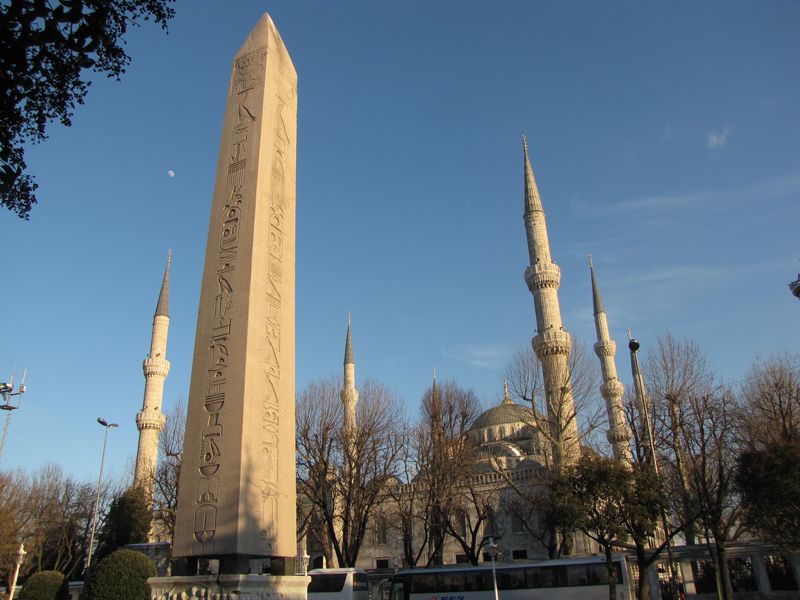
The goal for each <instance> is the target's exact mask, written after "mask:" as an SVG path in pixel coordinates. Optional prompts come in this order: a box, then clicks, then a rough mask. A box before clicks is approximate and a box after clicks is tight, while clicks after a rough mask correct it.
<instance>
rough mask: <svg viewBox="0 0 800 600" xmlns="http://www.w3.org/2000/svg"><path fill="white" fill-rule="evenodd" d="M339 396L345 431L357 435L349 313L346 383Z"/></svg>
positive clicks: (345, 364)
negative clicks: (342, 405) (342, 407)
mask: <svg viewBox="0 0 800 600" xmlns="http://www.w3.org/2000/svg"><path fill="white" fill-rule="evenodd" d="M339 398H341V399H342V404H344V431H345V434H346V435H347V436H348V438H351V439H352V437H353V436H354V435H355V431H356V403H357V402H358V390H357V389H356V364H355V359H354V357H353V340H352V338H351V336H350V315H347V339H346V340H345V343H344V385H343V386H342V391H340V392H339Z"/></svg>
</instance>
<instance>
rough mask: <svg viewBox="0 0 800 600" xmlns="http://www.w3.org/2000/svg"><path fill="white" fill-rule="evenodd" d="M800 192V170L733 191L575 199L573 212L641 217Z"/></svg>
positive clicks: (590, 215) (760, 199) (583, 215)
mask: <svg viewBox="0 0 800 600" xmlns="http://www.w3.org/2000/svg"><path fill="white" fill-rule="evenodd" d="M798 192H800V172H797V173H789V174H787V175H781V176H780V177H773V178H772V179H767V180H765V181H762V182H759V183H756V184H754V185H752V186H749V187H743V188H735V189H731V190H705V191H688V192H676V193H674V194H661V195H653V196H644V197H641V198H634V199H632V200H623V201H621V202H614V203H609V204H597V203H591V204H590V203H588V202H581V201H578V200H571V201H570V204H571V207H572V212H573V213H574V214H575V216H576V217H578V218H594V217H601V216H612V217H613V216H623V215H624V216H629V217H636V218H641V217H644V216H647V215H650V214H653V215H656V214H658V213H662V212H664V211H667V210H674V209H675V208H679V207H682V206H692V207H696V206H704V207H708V208H711V207H713V206H714V205H715V204H717V203H726V204H731V203H733V202H738V201H751V200H757V201H760V202H763V201H765V200H769V199H771V198H780V197H782V196H786V195H789V194H793V193H798Z"/></svg>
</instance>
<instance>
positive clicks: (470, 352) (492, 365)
mask: <svg viewBox="0 0 800 600" xmlns="http://www.w3.org/2000/svg"><path fill="white" fill-rule="evenodd" d="M508 355H509V348H508V347H507V346H503V345H492V344H488V345H478V344H464V345H460V346H449V347H447V348H442V356H444V357H445V358H449V359H451V360H456V361H459V362H463V363H467V364H468V365H472V366H473V367H479V368H482V369H497V368H500V367H501V366H502V365H503V364H504V363H505V361H506V358H507V357H508Z"/></svg>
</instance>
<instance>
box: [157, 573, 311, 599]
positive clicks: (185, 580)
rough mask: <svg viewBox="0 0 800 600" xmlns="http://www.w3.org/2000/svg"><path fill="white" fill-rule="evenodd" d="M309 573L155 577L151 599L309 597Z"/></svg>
mask: <svg viewBox="0 0 800 600" xmlns="http://www.w3.org/2000/svg"><path fill="white" fill-rule="evenodd" d="M309 581H311V577H308V576H307V575H283V576H280V577H276V576H274V575H192V576H186V577H181V576H178V577H151V578H150V579H148V580H147V583H148V584H149V585H150V600H238V599H239V598H247V599H248V600H306V598H307V590H308V583H309Z"/></svg>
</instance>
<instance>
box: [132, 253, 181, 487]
mask: <svg viewBox="0 0 800 600" xmlns="http://www.w3.org/2000/svg"><path fill="white" fill-rule="evenodd" d="M171 260H172V251H170V252H169V253H168V254H167V267H166V269H164V279H163V281H162V282H161V292H160V293H159V294H158V304H157V305H156V314H155V315H154V316H153V335H152V338H151V340H150V355H149V356H148V357H147V358H146V359H145V360H144V363H143V364H142V369H143V370H144V377H145V384H144V402H143V403H142V410H140V411H139V412H138V413H137V414H136V427H137V428H138V429H139V449H138V450H137V452H136V471H135V472H134V476H133V485H134V486H140V487H142V488H144V490H145V491H146V492H147V493H148V494H152V491H153V475H154V474H155V471H156V462H157V460H158V434H159V433H161V430H162V429H163V428H164V420H165V418H164V413H162V412H161V401H162V398H163V396H164V380H165V379H166V378H167V373H169V361H168V360H167V332H168V331H169V263H170V261H171Z"/></svg>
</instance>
